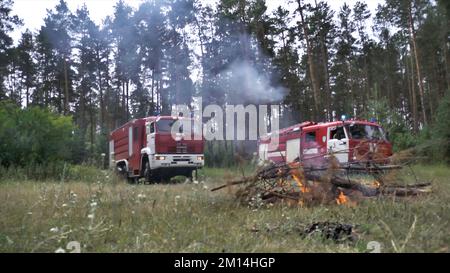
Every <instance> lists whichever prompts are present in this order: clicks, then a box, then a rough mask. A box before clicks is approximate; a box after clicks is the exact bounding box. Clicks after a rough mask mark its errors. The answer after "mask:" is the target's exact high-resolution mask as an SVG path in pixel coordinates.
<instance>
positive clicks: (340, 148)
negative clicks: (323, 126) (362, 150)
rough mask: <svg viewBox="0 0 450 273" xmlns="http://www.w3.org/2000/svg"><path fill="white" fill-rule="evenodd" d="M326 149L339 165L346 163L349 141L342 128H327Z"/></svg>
mask: <svg viewBox="0 0 450 273" xmlns="http://www.w3.org/2000/svg"><path fill="white" fill-rule="evenodd" d="M327 147H328V153H330V154H333V155H334V156H335V157H336V159H337V160H338V161H339V162H340V163H347V162H348V151H349V150H348V149H349V141H348V137H347V135H346V133H345V130H344V127H343V126H337V127H328V144H327Z"/></svg>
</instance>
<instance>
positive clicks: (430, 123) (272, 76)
mask: <svg viewBox="0 0 450 273" xmlns="http://www.w3.org/2000/svg"><path fill="white" fill-rule="evenodd" d="M208 3H209V2H208ZM12 7H13V0H3V1H1V2H0V107H1V108H0V141H1V142H0V164H1V165H4V166H8V165H10V164H11V165H26V164H27V163H29V162H37V163H43V162H46V161H48V160H69V161H71V162H72V163H77V164H78V163H90V162H91V163H92V162H97V161H96V160H98V159H99V155H100V154H107V153H108V144H107V140H108V136H109V133H110V132H111V131H112V130H113V129H115V128H117V127H118V126H120V125H122V124H123V123H125V122H127V121H129V120H131V119H133V118H141V117H145V116H152V115H167V114H170V113H171V110H172V106H173V105H176V104H186V105H191V104H192V102H193V101H192V100H193V98H194V97H201V98H202V103H203V104H205V105H207V104H217V105H220V106H224V105H228V104H243V105H249V104H256V105H258V104H272V105H273V104H277V105H279V106H280V109H281V112H280V115H281V117H280V126H281V127H285V126H290V125H292V124H295V123H297V122H301V121H307V120H313V121H331V120H336V119H339V118H340V117H341V115H347V116H349V117H352V118H366V119H369V118H376V119H377V120H378V121H379V122H380V123H381V124H382V125H383V126H384V127H385V128H386V129H387V131H388V132H389V137H390V139H391V141H392V142H393V144H394V147H395V149H396V150H397V151H398V150H403V149H410V148H413V149H415V150H416V151H417V154H418V155H420V156H424V157H426V158H427V159H426V160H429V159H430V158H431V159H433V160H438V161H449V160H450V143H449V139H450V122H449V120H450V92H449V91H450V39H449V37H450V32H449V31H450V2H448V1H445V0H438V1H433V0H386V1H385V2H384V3H382V4H380V5H379V6H378V7H377V9H376V11H375V12H371V11H370V10H369V8H368V6H367V4H366V3H364V2H363V1H361V2H356V4H355V5H353V6H350V5H348V4H346V3H345V2H344V1H342V4H341V5H340V8H339V9H338V10H333V9H332V8H331V6H330V4H329V3H328V2H327V1H322V0H316V1H314V2H312V1H302V0H295V1H290V2H288V3H286V4H285V5H281V6H280V7H278V8H277V9H275V10H274V11H270V12H269V11H268V8H267V3H266V1H265V0H219V1H217V3H216V4H205V3H202V1H200V0H148V1H145V2H143V3H142V4H140V6H139V7H138V8H132V7H130V6H128V5H127V3H126V1H123V0H119V1H117V2H116V4H115V6H114V14H111V15H110V16H107V17H106V18H104V20H103V23H102V24H96V23H94V21H93V20H92V19H91V18H90V14H89V11H88V9H87V7H86V5H84V6H82V7H80V8H79V9H77V10H76V11H71V10H70V9H69V8H68V4H67V2H65V1H64V0H60V1H59V3H58V4H57V5H56V6H55V7H54V8H52V9H51V10H48V11H47V15H46V17H45V20H44V24H43V25H42V26H41V27H40V28H39V29H37V31H30V30H28V29H27V30H26V31H24V32H23V33H22V34H21V38H20V40H19V41H17V42H16V43H15V42H14V41H13V39H12V38H11V33H12V32H13V31H14V30H15V29H16V28H18V27H20V26H21V25H22V24H23V22H22V19H21V18H19V17H17V16H16V15H15V14H14V12H13V10H12ZM36 127H39V128H40V129H36ZM55 128H56V129H55ZM55 130H56V131H57V132H61V134H63V135H64V136H65V137H64V138H59V137H53V138H50V139H47V140H48V141H49V142H47V143H45V144H42V142H39V143H37V144H36V143H35V142H34V143H35V144H34V145H31V146H32V147H33V148H32V151H31V152H30V151H28V150H23V149H24V146H27V144H30V143H33V141H32V139H39V136H41V139H42V134H44V133H45V132H49V131H55ZM31 132H32V133H31ZM45 138H46V137H45ZM52 139H54V142H55V143H56V144H55V145H52V143H50V141H51V140H52ZM64 141H65V142H64ZM29 146H30V145H28V146H27V147H29ZM49 146H51V147H52V149H51V150H46V147H49ZM67 147H70V149H67ZM237 148H238V147H236V145H233V144H232V143H231V145H228V144H227V143H220V142H214V143H208V144H207V152H206V163H207V164H209V165H214V166H229V165H232V164H234V162H235V160H234V157H233V155H234V153H237V151H236V149H237ZM58 149H59V150H58ZM61 150H67V151H63V152H61ZM44 155H47V156H44ZM105 163H106V162H105ZM105 165H106V164H105Z"/></svg>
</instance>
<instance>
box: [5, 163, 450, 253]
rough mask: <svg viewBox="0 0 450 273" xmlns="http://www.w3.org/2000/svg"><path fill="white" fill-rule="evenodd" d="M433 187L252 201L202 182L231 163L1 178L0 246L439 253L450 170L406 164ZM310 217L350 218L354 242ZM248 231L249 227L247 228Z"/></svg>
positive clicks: (449, 242)
mask: <svg viewBox="0 0 450 273" xmlns="http://www.w3.org/2000/svg"><path fill="white" fill-rule="evenodd" d="M414 170H415V171H416V173H417V176H418V177H419V178H420V179H422V180H431V179H433V193H432V194H430V195H427V196H422V197H416V198H407V199H400V198H392V197H384V198H378V199H371V200H365V201H362V202H359V203H358V205H357V206H355V207H347V206H338V205H327V206H325V205H319V206H314V207H309V208H308V207H306V208H305V207H304V208H301V207H290V206H287V205H282V204H280V205H275V206H272V207H265V208H259V209H251V208H248V207H246V206H244V205H239V204H237V203H236V202H235V199H234V197H233V195H232V194H230V193H229V192H228V191H227V190H223V191H218V192H211V191H210V189H211V188H212V187H214V186H216V185H219V184H221V183H223V182H224V180H226V179H229V178H234V177H237V176H238V175H239V174H238V173H236V170H224V169H205V170H203V171H201V173H200V178H201V181H202V182H199V183H181V184H163V185H129V184H126V183H125V182H123V181H120V180H117V179H116V178H114V177H109V176H108V175H107V174H104V175H103V177H101V178H99V179H98V181H97V182H94V183H87V182H79V181H76V182H71V181H64V182H61V181H46V182H33V181H27V180H25V181H18V180H13V179H8V180H2V181H1V182H0V200H1V202H0V252H54V251H55V250H57V249H58V248H62V249H66V246H67V244H68V243H69V242H70V241H78V242H80V244H81V251H82V252H368V251H369V250H368V249H367V244H368V242H370V241H378V242H380V243H381V244H382V249H381V251H382V252H448V251H449V246H450V180H449V177H450V169H449V168H448V167H447V166H414ZM318 221H337V222H342V223H349V224H354V225H357V228H356V232H357V237H358V239H357V240H356V241H355V242H347V243H342V244H337V243H335V242H333V241H330V240H326V239H324V238H322V237H320V236H311V237H304V236H301V235H300V232H299V230H300V229H301V228H302V227H304V226H305V225H307V224H310V223H313V222H318ZM254 230H258V232H255V231H254Z"/></svg>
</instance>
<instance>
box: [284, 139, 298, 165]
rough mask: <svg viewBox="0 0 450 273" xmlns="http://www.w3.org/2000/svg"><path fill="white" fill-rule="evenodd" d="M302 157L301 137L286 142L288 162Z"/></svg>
mask: <svg viewBox="0 0 450 273" xmlns="http://www.w3.org/2000/svg"><path fill="white" fill-rule="evenodd" d="M297 157H300V138H294V139H290V140H288V141H287V142H286V162H287V163H289V162H292V161H294V160H295V159H296V158H297Z"/></svg>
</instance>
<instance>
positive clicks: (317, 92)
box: [297, 0, 320, 120]
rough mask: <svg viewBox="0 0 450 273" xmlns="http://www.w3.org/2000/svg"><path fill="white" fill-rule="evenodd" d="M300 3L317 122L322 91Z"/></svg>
mask: <svg viewBox="0 0 450 273" xmlns="http://www.w3.org/2000/svg"><path fill="white" fill-rule="evenodd" d="M297 3H298V11H299V12H300V18H301V22H302V28H303V33H304V35H305V42H306V51H307V55H308V65H309V76H310V78H311V83H312V89H313V97H314V110H315V113H314V116H315V117H314V118H315V119H316V120H318V119H320V90H319V82H318V80H317V77H316V68H315V64H314V58H313V52H312V47H311V43H310V40H309V29H308V26H307V24H306V22H305V17H304V15H303V7H302V1H301V0H297Z"/></svg>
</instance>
